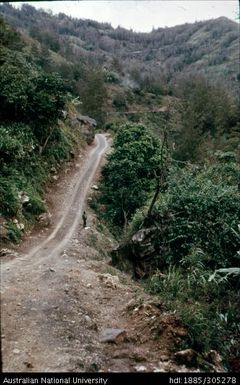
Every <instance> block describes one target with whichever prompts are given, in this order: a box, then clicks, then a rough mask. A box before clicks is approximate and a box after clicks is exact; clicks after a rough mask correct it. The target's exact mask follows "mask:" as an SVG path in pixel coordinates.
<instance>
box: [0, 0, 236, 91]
mask: <svg viewBox="0 0 240 385" xmlns="http://www.w3.org/2000/svg"><path fill="white" fill-rule="evenodd" d="M0 13H1V14H2V15H3V16H4V18H5V19H6V20H7V21H8V22H9V23H10V24H11V25H13V26H14V27H16V28H18V29H20V30H22V31H24V32H27V33H28V34H29V35H30V36H31V37H32V38H34V39H36V40H38V41H40V42H41V43H46V44H47V45H48V47H50V49H51V50H53V51H55V52H57V53H58V54H60V55H61V56H63V57H65V58H67V59H68V60H69V58H71V57H74V59H73V60H74V61H76V60H77V58H81V59H83V58H87V57H89V56H91V57H92V58H94V59H95V60H96V61H97V62H98V63H102V64H103V63H104V65H107V63H109V62H111V61H112V59H113V57H114V58H117V59H118V60H119V61H120V65H121V66H122V67H123V68H124V71H125V73H126V72H127V73H129V74H130V75H131V76H132V78H133V79H134V80H135V81H138V80H139V79H141V78H143V77H144V76H145V75H146V74H150V73H151V74H152V76H155V77H156V76H158V77H163V76H164V77H167V78H168V79H169V78H172V77H175V76H178V75H179V74H180V73H183V74H185V73H187V74H188V73H198V74H199V73H201V74H204V75H206V76H207V77H209V78H210V79H212V80H214V81H215V80H218V81H220V82H224V83H225V84H227V85H228V88H230V89H232V90H236V89H237V84H238V83H237V82H238V79H239V25H238V24H237V23H235V22H233V21H231V20H229V19H227V18H225V17H220V18H218V19H215V20H209V21H204V22H196V23H194V24H184V25H180V26H176V27H171V28H159V29H157V30H153V31H152V32H151V33H135V32H132V31H129V30H126V29H124V28H120V27H118V28H116V29H114V28H112V27H111V25H110V24H108V23H98V22H95V21H91V20H78V19H74V18H71V17H68V16H66V15H64V14H59V15H58V16H53V15H51V14H50V13H47V12H45V11H41V10H36V9H35V8H34V7H32V6H29V5H24V6H23V7H22V9H21V10H18V9H15V8H13V7H12V6H11V5H9V4H3V5H0Z"/></svg>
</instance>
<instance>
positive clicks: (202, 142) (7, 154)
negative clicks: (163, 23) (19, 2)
mask: <svg viewBox="0 0 240 385" xmlns="http://www.w3.org/2000/svg"><path fill="white" fill-rule="evenodd" d="M0 12H1V14H2V15H3V18H4V20H3V19H1V24H0V34H1V36H0V37H1V42H2V43H1V46H0V48H1V54H0V61H1V62H0V64H1V67H0V104H1V126H0V137H1V142H0V172H1V174H0V178H1V184H0V212H1V219H2V218H3V220H4V221H7V224H6V226H5V227H6V229H7V238H8V239H11V240H16V239H17V238H18V237H19V236H21V231H22V229H21V227H19V221H21V223H25V222H24V221H27V220H30V221H31V220H33V218H34V216H36V215H38V214H39V213H41V212H42V211H43V210H44V209H45V208H44V202H43V200H42V194H43V189H44V184H45V183H46V180H47V178H48V177H49V173H50V171H51V167H53V166H54V167H56V165H58V164H59V163H61V162H62V161H63V160H64V159H68V158H69V157H70V151H71V148H72V146H73V144H74V143H76V142H78V138H76V137H75V136H74V134H73V132H72V131H71V129H70V128H69V127H68V126H67V125H66V124H65V123H63V122H62V110H65V109H67V108H75V109H77V110H78V111H80V112H81V113H84V114H87V115H89V116H90V117H92V118H94V119H96V120H97V123H98V127H99V129H100V130H105V131H109V132H110V133H111V135H112V136H113V146H112V147H113V148H112V151H111V153H110V154H109V155H108V157H107V162H106V165H105V166H104V168H103V171H102V174H101V181H100V183H99V188H97V189H96V190H97V191H96V192H95V194H94V196H93V198H92V200H91V208H92V209H93V210H95V212H96V213H97V216H98V219H99V221H101V222H102V223H104V225H106V226H107V227H108V229H110V231H111V233H112V234H114V237H115V238H116V239H117V240H118V242H119V247H118V248H117V249H115V250H113V251H112V253H111V258H112V263H113V264H114V265H115V266H117V267H119V268H121V269H125V270H127V271H128V272H131V273H132V276H133V278H134V279H138V280H141V282H142V283H143V284H144V285H145V287H146V290H148V291H149V292H150V293H153V294H155V295H158V296H159V297H160V298H161V300H162V301H163V302H164V306H165V309H166V312H169V313H170V314H171V313H174V314H177V316H178V319H179V323H180V324H181V325H183V326H184V327H185V328H186V329H187V334H186V335H185V336H184V337H183V338H182V340H181V347H182V348H183V349H185V348H191V349H194V350H195V351H197V352H199V354H205V353H206V352H208V351H211V350H213V349H214V350H216V351H217V352H219V353H220V354H221V356H222V358H223V365H224V367H225V368H226V370H232V371H235V370H238V369H239V353H240V352H239V346H240V345H239V344H240V341H239V335H240V329H239V325H240V318H239V307H240V304H239V274H240V268H239V261H240V251H239V244H240V223H239V218H240V190H239V186H240V184H239V180H240V167H239V164H240V145H239V143H240V141H239V139H240V119H239V118H240V110H239V95H238V86H239V81H240V74H239V67H238V54H239V31H238V25H237V23H234V22H232V21H230V20H228V19H226V18H224V17H223V18H219V19H216V20H209V21H206V22H197V23H194V24H185V25H182V26H176V27H173V28H164V29H161V28H160V29H158V30H153V31H152V32H151V33H148V34H147V33H134V32H133V31H128V30H125V29H123V28H120V27H119V28H116V29H114V28H112V27H111V25H110V24H99V23H97V22H95V21H91V20H77V19H74V18H71V17H68V16H66V15H64V14H59V15H58V16H53V15H51V14H50V13H47V12H45V11H37V10H35V9H34V8H33V7H31V6H28V5H24V6H23V7H22V9H21V10H16V9H14V8H13V7H12V6H11V5H8V4H4V5H0ZM8 23H9V24H8ZM10 25H11V27H10ZM15 29H16V30H15ZM73 104H75V107H73ZM69 106H71V107H69ZM22 193H24V194H26V195H27V197H28V198H27V200H26V199H25V195H24V196H23V195H22ZM24 199H25V200H24ZM16 220H17V222H16Z"/></svg>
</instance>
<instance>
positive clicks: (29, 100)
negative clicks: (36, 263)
mask: <svg viewBox="0 0 240 385" xmlns="http://www.w3.org/2000/svg"><path fill="white" fill-rule="evenodd" d="M0 41H1V45H0V64H1V66H0V104H1V109H0V119H1V123H0V138H1V139H0V221H1V222H0V224H1V234H0V235H1V241H2V240H11V241H16V240H18V239H19V238H20V237H21V236H22V234H23V233H24V231H25V230H26V228H28V227H29V224H31V223H33V222H34V221H35V219H36V218H37V216H39V215H40V214H41V213H43V212H44V211H45V210H46V206H45V203H44V200H43V192H44V188H45V187H46V183H47V182H48V181H50V180H51V178H52V176H53V174H54V173H53V171H54V170H55V171H56V169H58V168H59V167H60V166H61V163H62V162H63V161H64V160H68V159H70V158H71V155H73V151H74V146H75V147H76V146H79V143H80V142H81V134H80V133H78V132H77V131H76V130H73V129H71V128H70V127H69V126H67V125H66V124H65V123H64V122H63V110H64V109H67V108H68V107H67V105H69V106H70V105H71V100H72V98H71V95H70V94H69V93H68V86H67V85H66V84H65V82H64V80H63V79H62V78H61V76H60V75H59V74H58V73H47V72H45V70H44V68H43V67H42V66H41V65H39V64H38V63H37V62H36V58H35V57H34V56H33V55H32V54H31V53H30V52H29V50H28V48H29V46H28V45H27V44H26V43H25V42H24V39H23V38H22V36H21V35H20V34H19V33H18V32H16V31H15V30H13V29H12V28H11V27H10V26H9V25H8V24H6V23H5V22H4V21H3V20H2V19H0ZM73 108H74V107H73ZM79 141H80V142H79Z"/></svg>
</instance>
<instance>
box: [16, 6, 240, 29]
mask: <svg viewBox="0 0 240 385" xmlns="http://www.w3.org/2000/svg"><path fill="white" fill-rule="evenodd" d="M24 3H28V4H31V5H32V6H34V7H35V8H43V9H45V10H50V9H51V10H52V12H53V13H54V14H57V13H59V12H62V13H65V14H66V15H70V16H72V17H76V18H79V19H92V20H96V21H99V22H108V23H110V24H111V25H112V26H113V27H117V26H118V25H120V26H122V27H124V28H127V29H130V28H132V29H133V30H134V31H143V32H149V31H151V30H152V28H153V27H154V28H159V27H170V26H175V25H179V24H184V23H193V22H195V21H200V20H208V19H216V18H218V17H220V16H226V17H228V18H229V19H232V20H235V21H238V20H239V2H238V0H178V1H176V0H155V1H154V0H138V1H129V0H121V1H119V0H111V1H106V0H95V1H92V0H83V1H52V2H50V1H41V2H40V1H36V2H35V1H34V2H24ZM11 4H12V5H14V6H20V5H21V4H23V3H11Z"/></svg>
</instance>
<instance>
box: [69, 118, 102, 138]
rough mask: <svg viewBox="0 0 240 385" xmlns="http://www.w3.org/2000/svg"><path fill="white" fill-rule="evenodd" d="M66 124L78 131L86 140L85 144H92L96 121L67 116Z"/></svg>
mask: <svg viewBox="0 0 240 385" xmlns="http://www.w3.org/2000/svg"><path fill="white" fill-rule="evenodd" d="M67 123H68V124H70V125H71V127H73V128H75V129H76V130H78V131H79V132H80V133H81V134H82V135H83V137H84V139H85V140H86V142H87V144H89V145H90V144H92V143H93V141H94V138H95V126H96V125H97V123H96V121H95V120H94V119H92V118H90V117H89V116H84V115H70V114H68V115H67Z"/></svg>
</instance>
